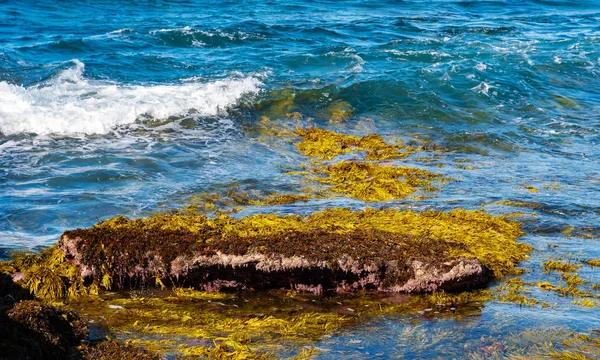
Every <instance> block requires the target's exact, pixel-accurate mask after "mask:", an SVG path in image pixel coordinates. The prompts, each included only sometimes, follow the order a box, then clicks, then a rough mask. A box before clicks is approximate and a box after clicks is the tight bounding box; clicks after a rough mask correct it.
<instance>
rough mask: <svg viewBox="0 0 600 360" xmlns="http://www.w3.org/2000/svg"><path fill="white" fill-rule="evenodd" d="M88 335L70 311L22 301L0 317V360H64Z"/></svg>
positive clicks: (82, 324)
mask: <svg viewBox="0 0 600 360" xmlns="http://www.w3.org/2000/svg"><path fill="white" fill-rule="evenodd" d="M87 333H88V329H87V326H86V324H85V322H84V321H83V320H82V319H81V318H80V317H79V316H78V315H77V314H76V313H74V312H72V311H69V310H64V309H60V308H57V307H54V306H51V305H46V304H43V303H40V302H37V301H32V300H27V301H22V302H20V303H18V304H16V305H15V306H14V307H12V308H11V309H8V310H7V309H5V310H4V311H3V312H2V313H0V358H1V359H49V360H52V359H60V360H62V359H66V358H68V356H69V355H70V354H72V353H73V351H74V347H76V346H77V345H79V344H80V343H81V340H83V338H84V337H85V336H86V335H87Z"/></svg>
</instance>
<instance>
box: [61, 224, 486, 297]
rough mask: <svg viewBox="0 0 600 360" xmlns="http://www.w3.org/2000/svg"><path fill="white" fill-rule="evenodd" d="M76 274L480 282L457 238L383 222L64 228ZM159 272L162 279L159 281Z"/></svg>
mask: <svg viewBox="0 0 600 360" xmlns="http://www.w3.org/2000/svg"><path fill="white" fill-rule="evenodd" d="M58 246H59V249H61V250H62V251H63V252H64V253H65V256H66V259H68V260H69V261H71V262H72V263H74V264H76V265H78V266H79V267H80V269H81V276H82V277H84V278H87V279H93V280H94V281H97V282H98V283H100V282H101V281H102V279H103V278H105V276H106V275H109V277H110V278H111V279H112V280H113V281H112V285H113V286H114V287H116V288H135V287H142V286H147V285H154V284H155V283H160V284H161V285H163V284H167V285H169V284H171V285H177V286H191V287H194V288H197V289H202V290H207V291H219V290H244V289H256V290H260V289H263V290H264V289H279V288H289V287H290V285H291V286H293V287H294V289H295V290H296V291H304V292H312V293H317V294H322V293H331V292H336V293H352V292H358V291H363V290H367V291H378V292H391V293H398V292H406V293H421V292H432V291H441V290H444V291H447V290H452V291H454V290H463V289H471V288H476V287H480V286H482V285H484V284H485V283H487V281H489V279H490V277H491V272H490V271H489V270H488V268H487V267H486V266H484V265H483V264H482V263H481V262H480V261H479V260H478V259H474V258H463V257H456V258H452V257H449V255H448V254H450V253H451V251H453V250H457V249H460V248H461V246H462V245H461V244H459V243H453V242H449V241H430V240H429V239H427V238H413V237H410V236H400V235H398V234H395V233H391V232H386V231H382V230H375V229H370V230H353V231H349V232H344V233H336V232H331V231H326V230H322V229H317V230H314V231H308V232H307V231H303V232H299V231H292V232H287V233H281V234H268V235H265V236H249V237H239V236H231V237H225V238H221V239H211V241H208V242H207V241H199V240H198V237H197V236H196V234H193V233H186V232H185V231H181V230H178V231H167V230H160V231H153V232H152V231H140V229H137V228H127V227H120V228H116V229H106V228H101V227H95V228H91V229H85V230H74V231H69V232H66V233H65V234H64V235H63V236H62V237H61V240H60V242H59V244H58ZM156 279H158V280H160V282H159V281H157V280H156Z"/></svg>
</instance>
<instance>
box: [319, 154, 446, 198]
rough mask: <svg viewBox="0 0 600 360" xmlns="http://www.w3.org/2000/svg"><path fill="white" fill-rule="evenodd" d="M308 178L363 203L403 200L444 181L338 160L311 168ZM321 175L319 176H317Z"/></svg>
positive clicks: (436, 176)
mask: <svg viewBox="0 0 600 360" xmlns="http://www.w3.org/2000/svg"><path fill="white" fill-rule="evenodd" d="M313 173H315V174H317V176H314V177H312V178H311V179H312V180H314V181H317V182H319V183H321V184H327V185H331V187H329V189H328V190H329V191H331V192H334V193H338V194H343V195H346V196H350V197H353V198H357V199H360V200H365V201H385V200H394V199H403V198H406V197H408V196H410V195H412V194H413V193H414V192H415V191H416V190H417V189H422V190H425V191H430V192H431V191H436V190H438V188H437V187H435V186H433V182H434V181H437V182H438V183H443V182H446V181H448V180H449V179H448V178H445V177H444V176H442V175H439V174H435V173H431V172H429V171H427V170H423V169H417V168H411V167H407V166H390V165H380V164H374V163H367V162H356V161H341V162H339V163H337V164H333V165H328V166H318V167H316V168H314V169H313ZM321 174H322V175H325V176H319V175H321Z"/></svg>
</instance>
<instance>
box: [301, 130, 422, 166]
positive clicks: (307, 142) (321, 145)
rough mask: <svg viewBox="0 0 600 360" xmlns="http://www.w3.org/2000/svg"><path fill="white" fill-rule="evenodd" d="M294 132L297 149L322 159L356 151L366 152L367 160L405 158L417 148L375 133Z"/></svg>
mask: <svg viewBox="0 0 600 360" xmlns="http://www.w3.org/2000/svg"><path fill="white" fill-rule="evenodd" d="M296 132H297V134H298V136H300V137H301V138H302V141H301V142H298V143H296V147H297V148H298V151H300V152H301V153H302V154H304V155H307V156H314V157H317V158H319V159H322V160H330V159H333V158H334V157H336V156H338V155H341V154H344V153H349V152H356V151H364V152H366V159H367V160H384V159H391V158H405V157H406V156H408V155H410V154H412V153H413V152H416V151H418V150H419V148H416V147H413V146H405V145H403V144H402V143H399V144H397V145H390V144H388V143H386V142H385V141H384V140H383V138H382V137H381V136H380V135H377V134H371V135H367V136H364V137H362V138H359V137H357V136H352V135H344V134H339V133H336V132H332V131H327V130H322V129H318V128H309V129H300V128H299V129H296Z"/></svg>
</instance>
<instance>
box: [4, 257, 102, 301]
mask: <svg viewBox="0 0 600 360" xmlns="http://www.w3.org/2000/svg"><path fill="white" fill-rule="evenodd" d="M0 272H3V273H5V274H15V273H22V274H23V276H22V279H21V280H19V281H18V284H20V285H21V286H22V287H24V288H25V289H27V290H28V291H29V292H30V293H31V294H32V295H34V296H35V297H36V298H38V299H41V300H47V301H62V300H65V299H67V298H70V297H77V296H80V295H89V294H95V293H97V291H98V286H97V284H95V283H94V284H88V285H87V286H84V285H83V279H82V278H81V277H80V273H81V271H80V269H79V267H78V266H76V265H73V264H71V263H70V262H68V261H66V259H65V254H64V253H63V252H62V251H60V250H59V249H58V248H57V246H56V245H54V246H51V247H49V248H47V249H46V250H44V251H43V252H42V253H41V254H26V255H21V256H16V257H15V258H14V259H12V260H10V261H2V262H0Z"/></svg>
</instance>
